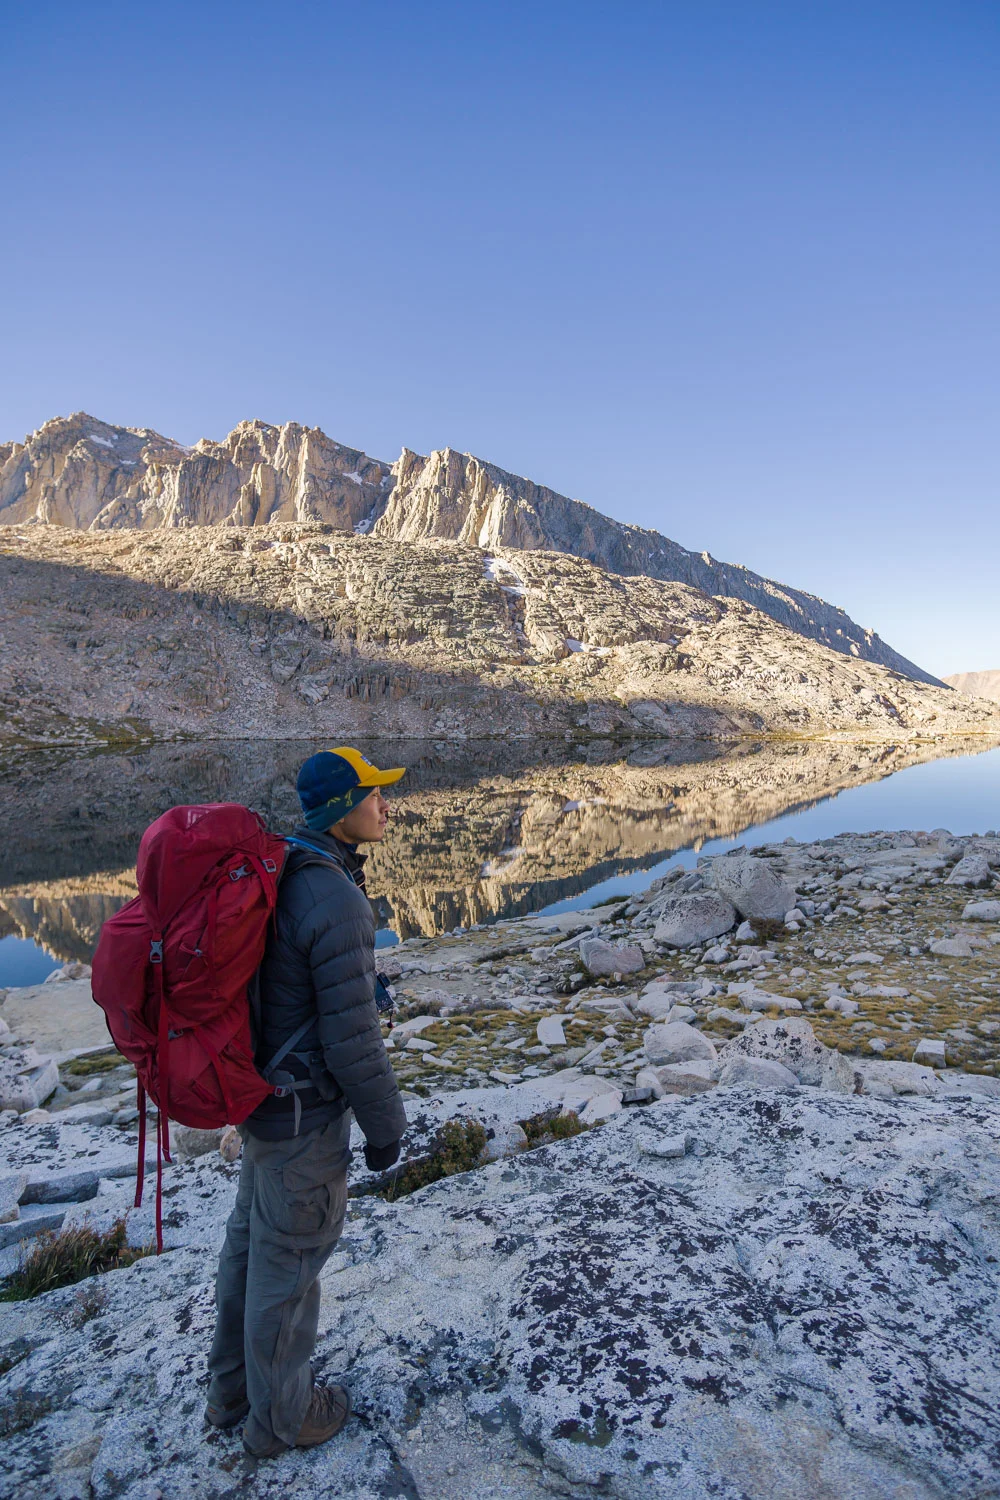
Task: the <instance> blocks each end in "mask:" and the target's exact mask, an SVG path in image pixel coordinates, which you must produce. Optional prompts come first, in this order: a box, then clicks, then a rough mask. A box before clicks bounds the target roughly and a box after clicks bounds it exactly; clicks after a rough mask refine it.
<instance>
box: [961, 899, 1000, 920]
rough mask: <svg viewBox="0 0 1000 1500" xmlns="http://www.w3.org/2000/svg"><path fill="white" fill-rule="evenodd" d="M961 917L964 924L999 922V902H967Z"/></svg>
mask: <svg viewBox="0 0 1000 1500" xmlns="http://www.w3.org/2000/svg"><path fill="white" fill-rule="evenodd" d="M962 917H963V919H964V920H965V921H966V922H1000V901H969V902H968V903H967V904H966V907H965V910H964V911H963V912H962Z"/></svg>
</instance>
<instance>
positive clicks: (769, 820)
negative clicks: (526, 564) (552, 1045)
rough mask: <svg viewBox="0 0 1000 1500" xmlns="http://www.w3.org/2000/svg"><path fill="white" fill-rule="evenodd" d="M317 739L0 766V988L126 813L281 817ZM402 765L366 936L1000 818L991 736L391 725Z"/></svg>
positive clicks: (130, 850) (53, 944) (69, 938)
mask: <svg viewBox="0 0 1000 1500" xmlns="http://www.w3.org/2000/svg"><path fill="white" fill-rule="evenodd" d="M321 748H324V747H323V746H322V745H318V744H313V743H307V742H301V741H289V740H271V741H263V742H256V743H248V742H235V741H215V742H212V743H190V742H173V743H168V744H156V745H150V746H148V747H146V748H142V749H136V750H132V749H130V750H127V751H122V750H104V751H101V752H97V753H86V754H81V753H80V752H79V751H76V750H74V749H72V748H59V749H51V750H39V751H31V752H18V753H16V754H14V755H12V756H8V757H7V759H6V761H5V764H4V765H3V767H2V768H0V818H2V827H3V831H4V838H3V845H2V847H0V990H2V989H3V988H5V987H14V986H22V985H32V984H38V983H40V982H41V981H43V980H44V979H45V978H46V977H47V976H48V975H49V974H51V973H52V972H53V971H54V970H55V969H57V968H59V967H61V966H62V965H63V964H65V963H67V962H71V961H81V962H84V963H87V962H89V961H90V958H91V956H92V953H93V950H94V947H95V945H96V942H97V938H98V934H99V932H100V928H101V924H102V922H104V920H105V919H106V918H107V917H108V916H110V915H111V914H112V913H113V912H115V911H116V910H118V908H119V907H120V906H122V905H123V904H124V903H125V902H126V901H128V900H130V899H131V898H132V897H133V896H134V895H135V857H136V850H137V847H138V843H139V839H140V836H141V834H142V832H143V829H144V828H145V827H146V826H147V825H148V824H149V823H150V822H152V821H153V819H155V818H156V817H158V816H159V814H160V813H162V812H163V811H164V810H165V809H166V808H168V807H171V806H174V805H176V804H179V803H200V802H240V803H244V804H246V805H248V806H250V807H252V808H254V809H256V810H257V811H258V812H260V813H261V815H262V816H263V817H264V819H265V820H266V822H267V823H268V825H269V826H270V827H271V828H273V829H274V830H276V831H278V832H290V831H291V829H292V828H293V826H294V824H295V823H296V821H297V813H298V802H297V798H296V794H295V778H296V773H297V769H298V767H299V765H300V764H301V762H302V761H303V760H304V759H305V758H306V756H308V755H310V754H312V753H313V752H314V751H315V750H317V749H321ZM360 748H361V749H363V750H364V752H365V754H367V755H368V756H369V757H370V758H371V759H372V760H373V761H375V763H376V764H377V765H380V766H386V767H388V766H404V767H405V768H406V775H405V776H404V777H403V778H402V780H401V781H400V782H399V783H398V785H397V786H396V787H394V788H391V789H390V794H391V800H392V812H391V815H390V823H389V828H388V831H387V835H386V839H385V841H384V843H383V844H382V845H380V846H377V847H375V848H373V849H372V850H371V852H370V855H369V861H368V890H369V894H370V895H371V897H372V898H373V900H374V902H375V905H376V909H377V913H378V924H379V934H378V945H379V946H380V947H385V946H390V945H392V944H395V943H396V942H398V941H399V940H400V939H405V938H410V937H414V936H421V935H422V936H425V937H436V936H441V935H442V934H445V933H452V932H454V931H455V930H456V929H460V930H466V929H468V928H471V927H473V926H475V925H476V924H491V923H494V922H497V921H499V920H502V919H504V918H509V917H514V916H523V915H527V914H530V913H542V912H559V911H567V910H572V909H575V908H585V907H590V906H593V905H598V904H600V903H602V902H607V901H610V900H613V899H614V898H616V897H620V896H627V895H630V894H634V893H636V892H640V891H642V890H644V889H646V888H647V887H648V886H649V885H650V884H651V883H652V882H653V881H654V880H656V879H657V878H658V877H659V876H661V875H662V874H663V873H664V871H665V870H666V869H668V868H669V866H670V865H671V864H674V863H677V862H681V863H683V864H685V865H694V863H695V861H696V860H697V858H698V855H699V854H703V853H720V852H724V851H725V850H727V849H730V848H733V847H735V846H737V845H739V844H746V845H747V846H748V847H753V846H754V845H756V844H764V843H773V842H775V841H776V840H781V839H784V838H793V839H795V840H798V841H800V842H803V841H804V842H808V841H811V840H817V839H824V838H830V837H832V836H833V835H835V834H837V833H840V832H844V831H848V830H849V831H852V832H858V833H864V832H872V831H875V830H879V829H887V830H888V829H911V830H918V829H924V830H928V831H930V830H934V829H947V830H949V831H950V832H951V833H953V834H956V835H958V834H963V833H986V832H989V831H991V830H994V829H996V828H997V827H998V826H1000V747H997V746H996V744H995V743H991V742H985V741H983V740H981V739H980V740H968V741H965V740H963V741H938V742H923V743H913V742H905V743H900V744H895V745H893V744H884V743H882V744H861V743H857V742H854V741H847V740H843V741H839V740H834V741H788V742H777V743H776V742H741V743H737V744H734V743H718V742H713V743H692V742H687V743H685V742H681V741H676V740H671V741H641V742H635V743H631V744H620V743H619V744H614V743H611V742H608V741H598V742H591V743H590V744H588V745H586V746H583V747H573V748H568V747H566V746H564V745H562V744H561V743H558V742H541V743H535V744H530V743H527V742H524V741H506V742H505V741H503V740H490V741H485V742H471V741H465V742H462V743H458V744H456V743H450V742H425V741H413V740H396V741H391V742H385V743H377V744H364V745H362V746H360Z"/></svg>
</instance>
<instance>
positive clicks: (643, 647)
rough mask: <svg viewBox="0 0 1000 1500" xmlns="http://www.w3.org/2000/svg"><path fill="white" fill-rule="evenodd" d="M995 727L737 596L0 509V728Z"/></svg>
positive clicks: (568, 572)
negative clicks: (37, 517)
mask: <svg viewBox="0 0 1000 1500" xmlns="http://www.w3.org/2000/svg"><path fill="white" fill-rule="evenodd" d="M991 726H992V728H993V729H994V730H996V729H1000V719H998V717H997V711H996V710H995V709H994V708H992V707H991V705H989V704H988V703H986V702H985V701H982V700H977V699H970V698H967V697H965V696H964V695H962V694H958V693H955V692H953V691H952V690H951V689H948V688H942V687H933V686H930V685H927V684H924V683H920V682H914V681H913V680H911V679H910V678H907V677H905V676H902V675H901V674H900V673H898V672H893V671H890V670H889V669H888V668H886V667H882V666H878V665H875V664H873V663H871V662H867V661H862V660H858V659H855V658H854V657H851V656H845V655H842V654H840V653H838V652H836V651H832V650H829V649H827V647H826V646H823V645H820V644H819V643H817V642H816V641H814V640H811V639H809V638H807V637H806V636H803V635H801V634H798V633H796V632H795V631H793V630H790V629H788V628H787V627H785V626H783V625H780V624H778V623H776V622H775V620H773V619H772V618H771V617H770V616H769V615H768V614H764V613H762V612H761V611H759V610H758V609H756V608H754V607H753V606H752V605H750V604H747V603H745V602H744V601H742V600H740V599H735V598H713V597H710V596H709V595H707V594H705V593H703V592H701V591H700V590H698V589H697V588H693V587H690V586H688V585H686V584H681V583H672V582H664V581H661V580H658V579H653V578H648V577H645V576H634V577H628V578H625V577H621V576H620V575H618V574H615V573H611V572H608V571H606V570H605V569H602V568H600V567H598V566H596V565H595V564H593V563H590V562H586V561H583V560H582V559H580V558H577V557H571V556H568V555H567V554H565V553H558V552H541V551H535V552H516V551H513V550H506V551H504V552H502V553H501V552H499V551H497V552H493V553H489V554H486V555H484V553H483V552H481V551H480V550H478V549H477V548H475V547H470V546H466V545H464V544H462V543H459V542H448V541H438V540H429V541H421V542H410V541H407V542H400V541H391V540H386V539H384V538H381V537H369V536H353V535H346V534H345V533H344V532H343V531H339V530H335V529H333V528H332V527H329V526H321V525H315V524H313V525H274V526H269V527H266V528H265V527H256V528H253V527H249V528H243V527H227V528H221V527H205V528H199V527H189V528H185V529H173V530H170V529H159V530H155V531H134V530H133V531H127V530H110V531H67V530H66V528H64V527H59V526H42V525H34V526H28V527H25V528H18V527H6V528H0V743H3V742H4V741H7V742H10V741H14V742H22V743H24V742H26V743H31V744H45V743H52V742H66V741H72V742H75V743H80V744H96V743H102V742H103V743H107V742H109V741H115V740H118V741H121V740H133V741H134V740H135V739H137V738H139V739H141V738H143V737H148V738H153V739H164V738H172V737H175V736H178V735H187V736H193V737H197V738H202V739H203V738H215V737H220V738H255V737H265V738H276V737H281V738H285V737H295V738H322V739H327V738H329V737H334V739H335V742H336V740H343V739H347V738H359V737H392V738H397V737H412V738H440V739H446V740H450V741H454V740H458V739H462V738H465V737H485V736H490V735H502V736H504V737H506V738H508V739H510V738H531V739H534V740H538V739H543V738H544V739H550V738H559V739H565V738H567V737H569V738H570V739H589V738H592V737H595V736H603V735H609V736H619V737H621V736H636V735H642V736H647V737H657V738H661V737H667V738H710V739H726V740H734V739H738V738H741V737H745V736H748V735H750V736H753V735H758V734H765V735H772V734H779V735H783V736H787V735H795V736H815V735H830V734H850V735H854V736H856V737H858V738H862V739H880V740H890V741H893V742H895V741H896V740H898V739H900V738H904V739H905V738H907V737H910V736H914V735H921V736H922V735H927V734H931V735H940V734H956V733H964V732H969V731H976V730H981V731H983V732H988V731H989V730H990V728H991Z"/></svg>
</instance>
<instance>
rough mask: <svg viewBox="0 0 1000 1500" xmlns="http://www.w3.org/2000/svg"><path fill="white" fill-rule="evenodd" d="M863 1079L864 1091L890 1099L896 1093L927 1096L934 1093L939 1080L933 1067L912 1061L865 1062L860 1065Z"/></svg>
mask: <svg viewBox="0 0 1000 1500" xmlns="http://www.w3.org/2000/svg"><path fill="white" fill-rule="evenodd" d="M861 1067H862V1072H863V1074H864V1080H865V1093H866V1094H873V1095H875V1097H876V1098H879V1099H892V1098H893V1097H894V1096H895V1095H896V1094H915V1095H917V1096H918V1097H929V1096H931V1095H933V1094H936V1093H937V1092H938V1090H939V1089H940V1087H941V1081H940V1079H939V1078H938V1076H937V1074H936V1073H935V1072H934V1070H933V1068H923V1067H921V1066H920V1065H919V1063H912V1062H886V1061H884V1060H882V1061H879V1062H865V1063H863V1064H862V1065H861Z"/></svg>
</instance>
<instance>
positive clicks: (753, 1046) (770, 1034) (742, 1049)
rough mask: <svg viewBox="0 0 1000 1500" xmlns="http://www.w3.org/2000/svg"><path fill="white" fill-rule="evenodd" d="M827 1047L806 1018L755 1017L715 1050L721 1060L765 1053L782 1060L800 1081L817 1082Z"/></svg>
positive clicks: (767, 1056) (774, 1058) (771, 1057)
mask: <svg viewBox="0 0 1000 1500" xmlns="http://www.w3.org/2000/svg"><path fill="white" fill-rule="evenodd" d="M826 1052H827V1049H826V1047H824V1046H823V1043H822V1042H821V1041H820V1040H819V1038H818V1037H817V1036H816V1033H815V1032H814V1031H813V1029H812V1027H811V1026H810V1025H809V1022H808V1021H806V1020H805V1019H803V1018H800V1017H798V1016H789V1017H788V1018H787V1020H786V1019H782V1020H775V1021H772V1020H766V1021H758V1022H757V1024H756V1025H755V1026H748V1027H747V1029H746V1030H745V1031H744V1032H743V1034H742V1036H737V1037H733V1039H732V1041H729V1042H727V1043H726V1044H725V1046H724V1047H723V1048H722V1049H721V1051H720V1052H719V1058H720V1061H721V1062H722V1063H723V1064H725V1063H727V1062H729V1061H730V1059H731V1058H734V1057H765V1058H770V1059H771V1060H773V1061H774V1062H780V1063H783V1064H784V1066H785V1067H786V1068H788V1069H789V1070H790V1071H791V1072H792V1073H794V1074H795V1076H796V1078H797V1079H798V1080H799V1082H800V1083H809V1084H818V1083H819V1082H820V1078H821V1076H822V1072H823V1061H824V1059H825V1057H826Z"/></svg>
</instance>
